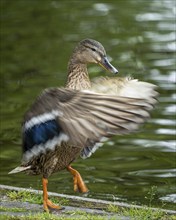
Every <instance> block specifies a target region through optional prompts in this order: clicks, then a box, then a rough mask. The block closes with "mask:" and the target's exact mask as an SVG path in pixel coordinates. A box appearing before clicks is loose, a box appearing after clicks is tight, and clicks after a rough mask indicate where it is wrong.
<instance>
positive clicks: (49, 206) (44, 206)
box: [43, 199, 63, 212]
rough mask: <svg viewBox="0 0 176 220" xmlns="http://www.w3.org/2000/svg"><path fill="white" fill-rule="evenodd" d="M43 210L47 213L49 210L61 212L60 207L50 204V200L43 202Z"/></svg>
mask: <svg viewBox="0 0 176 220" xmlns="http://www.w3.org/2000/svg"><path fill="white" fill-rule="evenodd" d="M43 208H44V211H45V212H49V210H50V209H56V210H62V209H63V208H62V207H61V206H58V205H56V204H54V203H52V202H51V200H49V199H47V200H46V201H43Z"/></svg>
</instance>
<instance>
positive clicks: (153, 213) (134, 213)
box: [0, 188, 176, 220]
mask: <svg viewBox="0 0 176 220" xmlns="http://www.w3.org/2000/svg"><path fill="white" fill-rule="evenodd" d="M0 193H1V197H3V196H4V197H6V198H7V201H9V200H10V201H21V202H29V203H33V204H41V205H42V203H43V201H42V195H37V194H34V193H31V192H29V191H18V192H17V191H5V190H4V191H3V190H2V191H1V192H0ZM155 194H156V188H151V191H150V192H149V193H148V194H147V199H148V201H149V206H148V207H143V208H140V209H139V208H134V207H131V208H123V207H119V206H117V205H115V204H114V205H113V204H110V205H106V206H105V205H104V207H101V206H100V205H99V204H93V203H91V202H87V203H86V202H85V203H84V202H81V201H80V202H78V203H77V204H76V203H75V202H74V201H71V200H70V201H69V200H68V199H64V198H59V199H58V198H56V197H53V196H52V197H50V199H51V200H52V201H53V202H54V203H56V204H59V205H62V206H63V205H68V204H69V205H73V206H79V207H84V208H99V209H101V210H104V211H105V212H106V215H105V216H103V215H99V214H89V213H87V212H85V211H82V210H79V209H77V208H75V210H71V211H63V212H59V213H57V215H56V214H54V213H53V214H52V213H44V212H41V213H36V214H35V213H30V212H29V211H26V209H25V208H14V207H12V208H7V207H3V206H1V207H0V211H1V212H8V213H9V212H11V213H12V216H9V215H6V214H5V213H4V214H1V216H0V219H2V220H3V219H5V220H6V219H7V220H9V219H11V220H45V219H50V220H62V219H63V220H73V219H81V220H106V219H109V220H116V219H118V218H117V217H118V216H119V219H120V216H128V217H129V218H130V219H132V220H133V219H134V220H141V219H142V220H149V219H150V220H157V219H160V220H176V216H174V215H167V214H166V213H165V212H163V211H162V210H160V209H157V210H152V209H151V205H152V201H153V199H154V196H155ZM74 203H75V204H74ZM13 212H14V213H19V212H20V216H15V215H13ZM23 212H24V214H23ZM26 212H29V213H26ZM107 212H108V213H109V214H108V213H107Z"/></svg>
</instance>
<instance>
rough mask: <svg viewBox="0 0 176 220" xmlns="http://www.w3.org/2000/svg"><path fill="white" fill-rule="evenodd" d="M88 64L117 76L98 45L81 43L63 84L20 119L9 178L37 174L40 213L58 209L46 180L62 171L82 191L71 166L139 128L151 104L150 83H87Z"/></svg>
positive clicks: (113, 79) (153, 91)
mask: <svg viewBox="0 0 176 220" xmlns="http://www.w3.org/2000/svg"><path fill="white" fill-rule="evenodd" d="M89 63H94V64H98V65H100V66H101V67H102V68H104V69H105V70H107V71H109V72H111V73H113V74H117V73H118V70H117V69H116V68H115V67H114V66H113V65H112V64H111V63H110V61H109V60H108V58H107V55H106V51H105V49H104V47H103V45H102V44H101V43H100V42H98V41H96V40H93V39H89V38H88V39H84V40H82V41H80V42H79V43H78V44H77V45H76V47H75V49H74V50H73V53H72V55H71V57H70V60H69V62H68V73H67V80H66V84H65V86H64V87H58V88H57V87H56V88H47V89H45V90H44V91H43V92H42V93H41V94H40V95H39V96H38V97H37V98H36V100H35V101H34V103H33V104H32V105H31V107H30V108H29V110H28V111H27V112H26V113H25V115H24V119H23V123H22V151H23V152H22V161H21V165H20V166H18V167H16V168H15V169H13V170H12V171H10V172H9V174H14V173H18V172H25V173H26V174H28V175H41V176H42V186H43V208H44V211H46V212H49V211H50V210H52V209H57V210H61V209H62V207H61V206H59V205H56V204H54V203H53V202H52V201H51V200H50V199H49V197H48V191H47V187H48V178H49V177H50V176H51V175H52V174H53V173H56V172H59V171H62V170H64V169H66V170H67V171H68V172H70V173H71V175H72V176H73V188H74V191H80V192H82V193H86V192H88V188H87V186H86V184H85V183H84V181H83V179H82V177H81V175H80V173H79V172H78V171H77V170H75V169H74V168H73V167H72V163H73V162H74V161H75V160H76V159H77V158H78V157H81V158H83V159H86V158H88V157H90V156H91V155H92V154H93V153H94V152H95V151H96V150H97V149H98V148H99V147H101V146H102V145H103V144H104V143H105V142H107V141H108V140H109V139H110V138H111V137H113V136H115V135H125V134H129V133H132V132H135V131H137V130H139V128H140V126H141V124H143V123H144V122H146V121H147V120H148V119H149V118H150V111H151V110H152V109H153V108H154V106H155V104H156V103H157V96H158V92H157V86H156V85H154V84H151V83H149V82H142V81H139V80H137V79H133V78H130V77H117V76H116V75H114V76H111V77H97V78H95V79H93V80H90V77H89V73H88V69H87V65H88V64H89ZM114 147H115V146H114Z"/></svg>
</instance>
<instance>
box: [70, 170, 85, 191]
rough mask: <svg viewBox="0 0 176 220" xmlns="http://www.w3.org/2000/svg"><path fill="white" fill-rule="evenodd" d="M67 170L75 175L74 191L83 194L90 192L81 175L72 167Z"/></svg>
mask: <svg viewBox="0 0 176 220" xmlns="http://www.w3.org/2000/svg"><path fill="white" fill-rule="evenodd" d="M67 170H68V171H69V172H70V173H71V174H72V175H73V187H74V191H75V192H77V191H79V192H82V193H86V192H88V188H87V187H86V185H85V183H84V181H83V179H82V177H81V175H80V173H79V172H78V171H77V170H75V169H73V168H72V167H71V166H68V167H67Z"/></svg>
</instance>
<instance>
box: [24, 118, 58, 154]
mask: <svg viewBox="0 0 176 220" xmlns="http://www.w3.org/2000/svg"><path fill="white" fill-rule="evenodd" d="M60 132H61V127H60V126H59V124H58V122H57V121H56V120H50V121H46V122H44V123H41V124H37V125H34V126H33V127H31V128H29V129H27V130H26V131H25V132H24V134H23V151H24V152H26V151H28V150H30V149H32V147H33V146H35V145H39V144H45V143H46V142H47V141H48V140H51V139H53V138H54V137H55V136H59V134H60Z"/></svg>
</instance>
